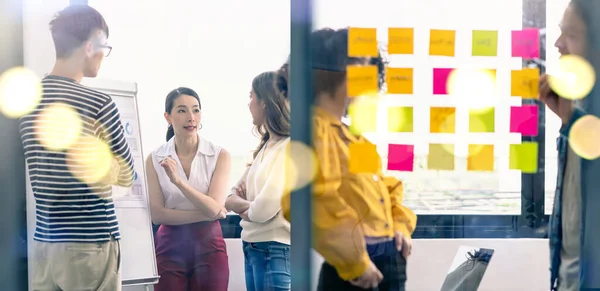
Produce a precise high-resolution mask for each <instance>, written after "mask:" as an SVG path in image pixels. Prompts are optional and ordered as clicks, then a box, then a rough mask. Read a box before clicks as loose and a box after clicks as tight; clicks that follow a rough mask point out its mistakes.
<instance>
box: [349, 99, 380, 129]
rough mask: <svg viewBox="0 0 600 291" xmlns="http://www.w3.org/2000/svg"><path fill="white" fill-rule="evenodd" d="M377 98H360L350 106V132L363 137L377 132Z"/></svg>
mask: <svg viewBox="0 0 600 291" xmlns="http://www.w3.org/2000/svg"><path fill="white" fill-rule="evenodd" d="M378 107H379V103H378V100H377V98H373V97H364V98H358V99H356V100H355V101H354V102H352V103H350V105H349V106H348V116H349V117H350V132H352V133H353V134H356V135H362V134H363V133H365V132H376V131H377V108H378Z"/></svg>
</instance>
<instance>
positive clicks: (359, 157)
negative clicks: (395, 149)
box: [348, 142, 380, 174]
mask: <svg viewBox="0 0 600 291" xmlns="http://www.w3.org/2000/svg"><path fill="white" fill-rule="evenodd" d="M379 163H380V160H379V154H377V147H376V146H375V145H374V144H371V143H366V142H353V143H351V144H350V158H349V161H348V170H349V171H350V173H352V174H361V173H373V174H374V173H377V170H379V165H380V164H379Z"/></svg>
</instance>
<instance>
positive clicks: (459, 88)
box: [446, 68, 497, 110]
mask: <svg viewBox="0 0 600 291" xmlns="http://www.w3.org/2000/svg"><path fill="white" fill-rule="evenodd" d="M446 87H447V91H448V94H449V95H453V96H457V97H458V98H461V102H460V103H461V104H464V106H465V107H468V108H471V109H473V110H485V108H486V107H489V105H490V102H492V100H493V99H494V97H495V96H496V92H497V91H496V73H495V70H489V69H472V68H458V69H455V70H453V71H452V72H451V73H450V76H448V82H447V84H446Z"/></svg>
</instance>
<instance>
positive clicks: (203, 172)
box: [152, 135, 221, 210]
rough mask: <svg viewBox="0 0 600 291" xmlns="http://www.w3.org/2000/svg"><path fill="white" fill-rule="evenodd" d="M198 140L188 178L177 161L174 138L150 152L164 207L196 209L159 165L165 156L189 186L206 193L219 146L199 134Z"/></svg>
mask: <svg viewBox="0 0 600 291" xmlns="http://www.w3.org/2000/svg"><path fill="white" fill-rule="evenodd" d="M198 142H199V144H198V150H197V152H196V157H194V160H193V161H192V166H191V167H190V177H189V179H188V178H187V177H186V175H185V172H184V171H183V167H182V166H181V161H179V157H177V153H176V152H175V140H174V138H171V139H170V140H169V141H168V142H167V143H165V144H163V145H162V146H160V147H158V148H157V149H156V150H154V151H153V152H152V164H153V165H154V170H156V174H157V175H158V182H159V184H160V189H161V190H162V193H163V196H164V198H165V207H166V208H169V209H178V210H196V207H195V206H194V204H192V202H191V201H190V200H189V199H187V197H185V195H184V194H183V193H182V192H181V190H179V188H177V186H175V184H173V183H171V180H169V176H167V172H166V171H165V169H164V168H163V167H161V166H160V164H159V162H160V161H161V160H162V159H164V158H165V157H167V156H170V157H171V158H172V159H173V160H175V161H176V162H177V166H178V174H179V176H180V177H181V178H182V179H185V180H186V181H187V182H188V183H189V184H190V186H192V187H193V188H194V189H196V190H198V191H200V192H201V193H205V194H207V193H208V187H209V185H210V181H211V179H212V176H213V174H214V172H215V168H216V166H217V160H218V158H219V153H220V152H221V147H220V146H217V145H215V144H213V143H212V142H210V141H208V140H207V139H205V138H203V137H201V136H200V135H198Z"/></svg>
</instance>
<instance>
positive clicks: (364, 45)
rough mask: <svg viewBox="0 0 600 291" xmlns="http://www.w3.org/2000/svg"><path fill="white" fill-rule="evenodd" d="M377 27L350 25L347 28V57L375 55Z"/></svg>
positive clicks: (377, 52) (376, 51)
mask: <svg viewBox="0 0 600 291" xmlns="http://www.w3.org/2000/svg"><path fill="white" fill-rule="evenodd" d="M378 54H379V50H378V48H377V29H376V28H359V27H350V28H349V29H348V56H349V57H377V55H378Z"/></svg>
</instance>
